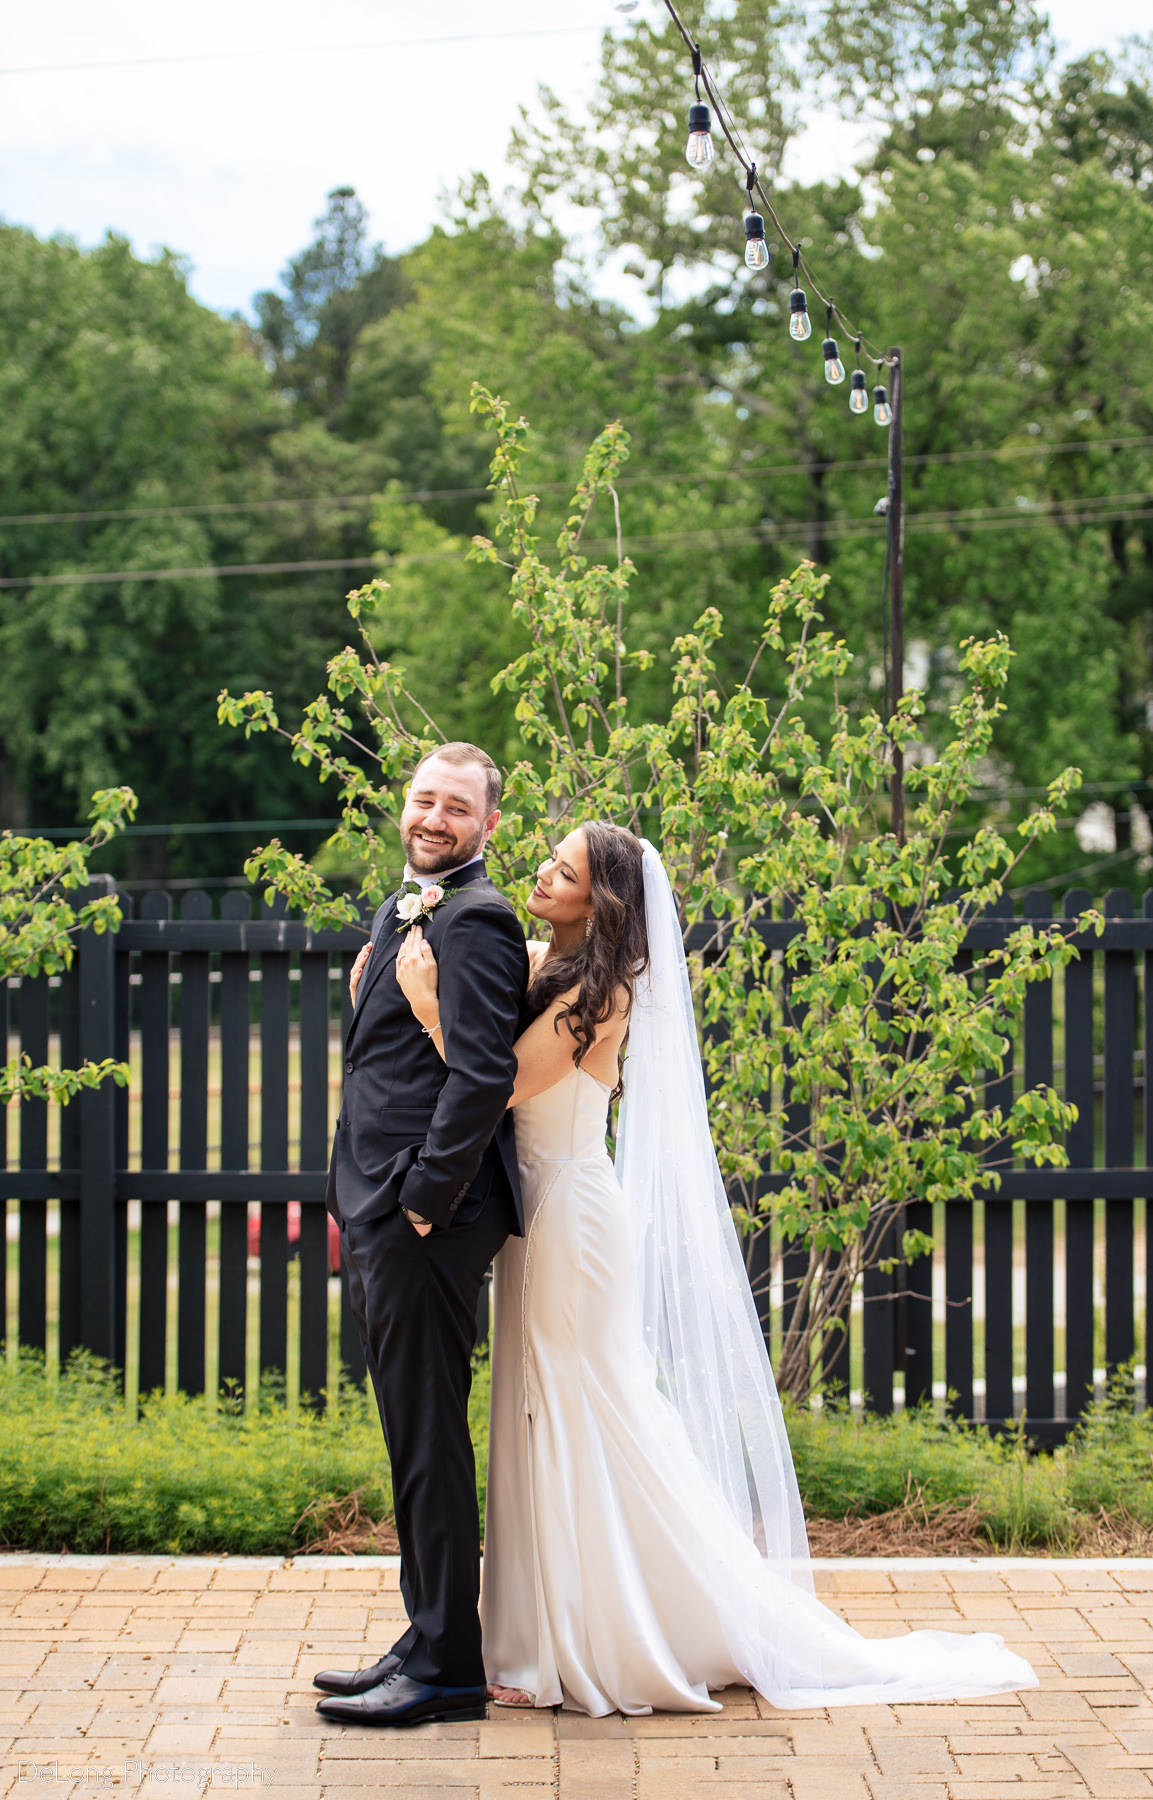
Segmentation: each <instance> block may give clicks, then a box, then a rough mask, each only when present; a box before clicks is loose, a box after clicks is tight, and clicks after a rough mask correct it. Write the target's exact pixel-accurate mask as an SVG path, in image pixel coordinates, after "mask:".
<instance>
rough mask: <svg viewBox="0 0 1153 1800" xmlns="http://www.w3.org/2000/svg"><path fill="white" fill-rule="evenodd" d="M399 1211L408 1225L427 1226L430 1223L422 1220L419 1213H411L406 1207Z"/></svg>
mask: <svg viewBox="0 0 1153 1800" xmlns="http://www.w3.org/2000/svg"><path fill="white" fill-rule="evenodd" d="M400 1210H401V1212H402V1213H403V1214H404V1216H405V1218H406V1219H407V1220H408V1222H409V1224H410V1225H428V1224H430V1223H431V1221H430V1220H428V1219H422V1218H421V1216H420V1214H419V1213H414V1212H412V1211H411V1210H410V1209H409V1208H408V1207H407V1206H402V1207H401V1209H400Z"/></svg>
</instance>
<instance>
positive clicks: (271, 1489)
mask: <svg viewBox="0 0 1153 1800" xmlns="http://www.w3.org/2000/svg"><path fill="white" fill-rule="evenodd" d="M277 1386H278V1384H277V1383H276V1382H275V1381H274V1380H269V1381H267V1382H266V1383H265V1384H264V1386H263V1387H262V1389H261V1391H260V1393H259V1395H257V1396H256V1397H255V1404H253V1405H252V1406H251V1407H249V1409H248V1410H247V1411H245V1410H242V1408H241V1406H240V1405H239V1404H238V1403H236V1402H233V1401H231V1400H229V1399H228V1398H227V1397H226V1398H225V1399H223V1400H221V1401H219V1402H217V1403H216V1404H215V1405H213V1404H212V1403H211V1402H209V1401H208V1400H206V1399H204V1398H198V1399H189V1398H188V1397H187V1396H186V1395H182V1394H174V1395H159V1394H158V1395H153V1396H151V1397H150V1398H149V1399H147V1400H146V1401H144V1402H143V1404H142V1407H141V1414H140V1417H139V1419H133V1418H132V1417H131V1415H130V1414H129V1412H128V1411H127V1410H126V1408H125V1406H124V1403H123V1400H122V1399H121V1397H120V1394H119V1391H118V1389H117V1386H116V1382H115V1379H114V1377H113V1376H112V1374H111V1373H110V1371H109V1370H108V1369H107V1368H105V1367H104V1366H103V1365H102V1364H100V1363H99V1362H97V1361H95V1360H94V1359H92V1358H90V1357H86V1356H75V1357H73V1359H72V1361H71V1363H70V1365H69V1367H68V1369H67V1370H66V1371H65V1372H64V1374H63V1375H61V1376H60V1377H59V1379H53V1378H52V1377H51V1376H50V1375H49V1374H48V1373H46V1371H45V1368H44V1363H43V1359H42V1358H41V1357H39V1356H38V1355H36V1354H34V1353H29V1352H22V1353H21V1355H20V1358H19V1360H18V1361H17V1362H15V1363H6V1362H3V1361H0V1544H2V1545H3V1546H4V1547H6V1548H8V1549H12V1550H17V1549H19V1550H47V1551H58V1550H64V1549H67V1550H72V1551H81V1552H107V1551H135V1552H139V1553H152V1554H160V1555H173V1554H177V1553H185V1554H188V1553H192V1552H202V1553H209V1552H219V1551H225V1550H227V1551H231V1552H233V1553H240V1554H248V1555H261V1554H263V1555H271V1554H281V1555H292V1554H293V1553H295V1552H299V1551H301V1550H304V1549H306V1548H307V1547H308V1545H309V1543H312V1542H315V1541H316V1540H317V1539H318V1538H320V1537H322V1536H323V1535H324V1532H325V1530H326V1525H325V1515H326V1513H327V1512H328V1511H329V1510H330V1509H331V1510H335V1509H336V1508H337V1507H338V1506H339V1504H340V1503H341V1502H342V1501H345V1500H347V1498H348V1497H349V1496H350V1495H353V1494H357V1495H358V1496H359V1501H360V1512H361V1515H362V1516H364V1517H366V1518H368V1519H373V1520H380V1519H385V1518H387V1517H389V1516H390V1514H391V1511H392V1484H391V1480H390V1476H389V1470H388V1461H387V1458H386V1456H385V1453H384V1446H383V1443H382V1441H381V1435H380V1425H379V1422H378V1420H377V1416H376V1406H375V1403H374V1401H373V1399H372V1397H371V1395H370V1394H369V1393H367V1392H366V1391H365V1390H363V1389H361V1388H357V1387H354V1386H351V1385H345V1386H342V1388H341V1390H340V1392H339V1394H338V1395H337V1397H336V1404H335V1406H334V1407H332V1408H331V1409H330V1410H329V1411H328V1412H327V1413H325V1414H316V1413H313V1412H310V1411H308V1410H305V1409H302V1410H301V1411H300V1412H297V1413H290V1412H288V1411H287V1410H286V1408H285V1406H284V1404H283V1401H282V1399H281V1398H280V1396H279V1395H278V1392H277ZM488 1402H489V1367H488V1363H487V1361H486V1360H484V1359H483V1358H478V1359H477V1362H476V1366H475V1372H474V1381H473V1390H472V1400H471V1402H470V1407H469V1416H470V1422H471V1426H472V1435H473V1443H474V1445H475V1448H476V1458H477V1497H478V1500H479V1502H480V1507H481V1511H482V1513H483V1509H484V1496H485V1477H486V1466H487V1461H488ZM787 1418H788V1427H789V1436H790V1439H791V1441H792V1446H793V1455H794V1458H795V1460H796V1466H797V1477H798V1480H799V1482H800V1488H801V1494H802V1496H803V1498H804V1502H805V1510H806V1512H807V1513H808V1515H809V1517H810V1518H826V1519H840V1518H843V1517H845V1516H846V1515H847V1516H849V1517H853V1518H867V1517H870V1516H874V1515H876V1514H879V1513H887V1512H889V1511H891V1510H894V1509H897V1508H900V1507H901V1506H902V1505H903V1504H904V1503H905V1502H906V1501H907V1500H908V1498H909V1496H910V1494H913V1495H915V1496H916V1497H917V1499H918V1502H919V1503H921V1504H923V1505H924V1506H925V1507H928V1508H930V1509H934V1508H949V1509H965V1508H973V1509H975V1515H976V1518H977V1520H978V1521H979V1528H980V1529H981V1530H983V1531H984V1532H985V1533H986V1534H987V1535H988V1537H989V1540H990V1542H991V1543H992V1544H994V1545H996V1546H998V1547H999V1548H1001V1549H1003V1550H1009V1551H1014V1550H1024V1549H1028V1548H1048V1549H1050V1550H1066V1551H1075V1550H1077V1549H1079V1548H1082V1547H1083V1546H1084V1544H1085V1541H1086V1532H1087V1529H1088V1526H1089V1524H1090V1523H1091V1522H1092V1521H1094V1520H1095V1519H1096V1518H1097V1517H1098V1516H1099V1514H1100V1511H1101V1509H1102V1508H1104V1509H1105V1511H1106V1512H1107V1513H1110V1514H1115V1515H1116V1516H1118V1517H1124V1515H1126V1514H1127V1515H1129V1516H1130V1517H1131V1518H1132V1519H1133V1520H1136V1521H1137V1523H1138V1524H1139V1525H1144V1526H1147V1527H1153V1483H1151V1482H1150V1479H1149V1477H1150V1470H1151V1468H1153V1416H1151V1415H1150V1414H1149V1413H1144V1414H1138V1415H1134V1413H1133V1411H1132V1400H1131V1393H1130V1390H1129V1388H1128V1387H1127V1386H1126V1384H1125V1382H1124V1381H1121V1382H1118V1383H1117V1384H1116V1386H1115V1388H1114V1390H1113V1392H1112V1393H1111V1395H1110V1397H1109V1398H1108V1400H1107V1401H1105V1402H1104V1403H1103V1404H1102V1405H1100V1406H1098V1407H1096V1408H1094V1409H1093V1411H1092V1412H1091V1413H1090V1414H1089V1415H1088V1417H1087V1418H1086V1420H1085V1422H1084V1424H1083V1425H1082V1426H1081V1427H1080V1429H1079V1430H1078V1431H1077V1432H1076V1433H1075V1434H1074V1436H1073V1438H1072V1439H1071V1440H1070V1442H1069V1444H1068V1445H1067V1446H1066V1447H1065V1448H1064V1449H1061V1450H1059V1451H1057V1453H1056V1454H1055V1455H1045V1454H1042V1455H1034V1454H1031V1453H1030V1452H1029V1450H1028V1446H1027V1443H1026V1440H1025V1435H1024V1433H1023V1432H1019V1433H1018V1434H1016V1435H1015V1436H1008V1437H1001V1438H996V1437H989V1436H986V1435H985V1434H984V1433H983V1432H974V1431H971V1430H969V1429H967V1428H965V1427H963V1426H960V1425H953V1424H947V1423H942V1421H941V1420H939V1419H937V1418H934V1416H933V1415H932V1413H931V1412H929V1411H928V1410H927V1409H926V1410H923V1411H917V1412H910V1413H898V1414H896V1415H895V1416H894V1417H892V1418H889V1419H876V1418H871V1419H867V1420H862V1419H860V1418H855V1417H854V1416H853V1415H852V1414H851V1413H850V1412H849V1410H848V1409H847V1408H845V1407H838V1406H828V1405H826V1406H825V1407H824V1409H823V1410H821V1411H817V1412H813V1411H810V1410H809V1409H808V1408H799V1407H795V1406H791V1405H790V1406H788V1407H787ZM306 1509H307V1513H308V1516H307V1517H306V1518H302V1515H303V1514H305V1512H306Z"/></svg>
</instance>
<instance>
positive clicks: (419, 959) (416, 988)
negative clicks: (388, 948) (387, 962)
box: [396, 925, 440, 1026]
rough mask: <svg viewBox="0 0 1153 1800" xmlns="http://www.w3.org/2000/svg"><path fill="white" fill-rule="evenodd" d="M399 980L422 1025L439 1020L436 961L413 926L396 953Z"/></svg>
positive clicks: (402, 990)
mask: <svg viewBox="0 0 1153 1800" xmlns="http://www.w3.org/2000/svg"><path fill="white" fill-rule="evenodd" d="M396 979H397V981H398V982H399V983H400V990H401V992H402V994H403V995H404V997H405V999H406V1000H407V1001H408V1004H409V1005H410V1006H411V1007H412V1010H413V1012H414V1013H415V1014H416V1016H417V1018H418V1019H419V1020H420V1022H421V1024H422V1025H426V1026H427V1025H431V1024H433V1023H434V1022H435V1021H436V1020H437V1019H439V1017H440V1006H439V1003H438V1001H437V991H438V990H437V967H436V957H435V956H434V955H433V953H432V951H431V949H430V948H429V946H428V945H427V944H426V943H425V940H424V933H423V931H422V930H421V928H420V926H419V925H410V926H409V928H408V930H407V931H406V932H405V934H404V941H403V942H402V944H401V946H400V949H399V951H398V952H397V958H396Z"/></svg>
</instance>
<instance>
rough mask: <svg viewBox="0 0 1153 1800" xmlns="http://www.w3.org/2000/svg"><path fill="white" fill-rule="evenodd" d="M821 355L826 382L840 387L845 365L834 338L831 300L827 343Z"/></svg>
mask: <svg viewBox="0 0 1153 1800" xmlns="http://www.w3.org/2000/svg"><path fill="white" fill-rule="evenodd" d="M821 355H822V356H823V357H824V359H825V380H826V381H827V382H828V384H829V386H830V387H838V386H839V385H840V383H841V382H842V381H844V379H845V365H844V363H843V362H842V361H841V358H840V355H839V354H838V351H837V340H836V338H835V337H834V336H833V303H832V301H831V300H830V301H829V303H828V305H827V306H826V308H825V341H824V343H823V344H822V345H821Z"/></svg>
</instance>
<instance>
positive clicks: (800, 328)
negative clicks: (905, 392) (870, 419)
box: [663, 0, 892, 412]
mask: <svg viewBox="0 0 1153 1800" xmlns="http://www.w3.org/2000/svg"><path fill="white" fill-rule="evenodd" d="M663 4H664V8H665V11H666V12H667V13H668V15H669V18H670V19H671V20H672V22H673V24H674V26H675V27H676V29H677V31H678V32H679V33H680V36H681V39H682V41H683V43H684V45H685V48H686V49H687V50H688V51H689V53H690V55H691V56H692V60H693V78H694V81H695V83H696V93H697V104H696V105H695V106H693V107H690V109H689V125H690V131H691V132H692V133H693V134H694V135H697V134H699V135H701V136H702V137H705V138H707V140H708V147H707V149H703V147H702V149H701V150H693V149H692V148H690V152H689V162H690V164H691V165H692V166H693V167H694V168H696V167H702V168H703V167H705V166H707V164H708V163H709V162H711V161H712V160H713V156H714V155H715V149H714V146H713V140H712V113H710V111H709V106H706V105H705V103H704V101H703V100H702V99H701V89H702V87H703V88H704V91H705V96H706V98H707V100H708V102H709V104H710V105H711V108H712V112H715V114H716V117H717V123H718V124H719V126H720V128H721V131H722V132H723V133H724V136H725V140H726V142H727V143H728V146H729V148H730V150H731V151H732V153H733V155H734V156H735V157H736V159H737V161H738V163H739V164H740V166H741V168H742V169H743V170H744V172H745V185H746V187H747V188H748V190H749V202H750V216H752V214H751V206H752V200H753V195H754V192H755V194H756V196H757V198H758V200H759V201H760V204H761V206H762V207H763V210H764V218H767V219H769V220H770V221H771V222H772V225H773V227H774V229H775V230H776V231H778V232H779V233H780V235H781V238H782V239H783V240H784V242H785V243H789V242H791V241H793V240H792V239H791V236H790V233H789V232H787V231H786V230H785V227H784V225H783V224H782V223H781V220H780V218H779V217H778V215H777V212H776V209H775V207H774V206H773V203H772V200H771V199H770V198H769V196H768V194H766V192H765V190H764V187H763V186H762V184H761V182H760V181H759V180H758V179H757V166H756V163H755V162H754V161H753V159H752V157H751V155H750V154H749V152H748V150H747V148H746V147H745V145H744V143H743V142H742V139H741V134H740V130H739V129H738V127H737V124H736V122H735V120H734V119H733V117H732V114H731V113H730V112H729V110H728V107H727V106H726V105H725V100H724V96H723V95H722V94H721V93H720V92H719V91H718V90H717V87H716V85H715V83H714V81H713V79H712V77H711V75H710V74H709V71H708V69H707V68H706V67H705V65H704V62H703V60H702V56H701V47H700V45H699V44H698V43H696V42H694V40H693V39H692V38H691V37H690V36H689V33H688V31H687V30H686V28H685V25H684V22H683V21H682V19H681V17H680V14H679V12H678V11H677V8H676V5H675V4H674V0H663ZM691 142H692V140H691V138H690V144H691ZM698 158H699V160H698ZM757 216H758V217H759V216H760V215H759V214H758V215H757ZM761 223H762V226H763V224H764V219H762V220H761ZM754 229H755V227H754ZM746 241H747V242H751V241H752V240H751V239H746ZM803 270H804V265H803V263H802V259H801V248H800V244H799V243H796V244H795V245H794V249H793V289H792V292H791V294H790V295H789V335H790V336H791V337H792V338H793V339H794V340H795V341H796V342H797V343H802V344H803V343H804V342H805V341H806V339H808V338H810V337H811V336H812V331H813V326H812V321H811V319H810V318H809V301H808V295H807V294H806V293H805V290H804V288H803V287H802V286H801V278H802V271H803ZM804 272H805V274H806V276H807V278H808V279H809V281H810V283H811V285H812V287H813V290H814V292H815V294H816V297H817V299H818V300H819V301H820V302H821V304H822V305H823V306H825V307H827V308H828V314H829V324H830V335H829V337H828V338H826V340H825V342H826V343H828V342H830V341H834V340H832V331H831V326H832V323H833V321H834V320H835V321H836V322H837V323H838V324H839V325H840V327H841V329H842V330H843V331H845V332H847V333H848V335H849V336H850V337H852V338H855V339H856V341H857V346H858V365H859V360H860V346H861V344H862V343H863V342H865V341H866V340H865V338H864V334H863V333H862V332H859V331H858V329H857V327H856V326H855V325H854V324H853V323H852V322H851V320H849V319H846V318H845V316H844V314H843V313H841V312H839V311H838V310H837V308H836V307H835V306H834V305H833V302H832V301H831V300H829V299H828V298H827V297H826V295H824V294H822V293H821V291H820V289H819V287H818V286H817V284H816V282H815V281H814V280H812V271H811V270H804ZM868 355H869V360H870V361H872V362H875V363H876V365H877V367H878V368H879V369H880V368H887V367H888V366H889V365H890V362H891V360H892V359H891V358H890V357H889V356H888V355H887V354H886V353H885V352H884V351H883V350H878V349H877V348H876V347H875V346H873V345H872V344H869V346H868ZM825 362H826V364H836V365H839V366H840V369H841V374H840V375H839V376H837V375H832V376H829V377H828V378H829V379H830V380H831V381H832V382H833V383H834V384H835V385H839V383H840V381H843V379H844V364H843V363H841V361H840V357H839V356H832V357H829V356H826V358H825ZM826 373H827V370H826ZM861 392H862V389H861V386H860V384H859V383H858V382H857V380H856V378H855V376H854V379H853V382H852V386H851V391H850V399H849V404H850V406H851V407H852V409H853V411H854V412H862V411H866V410H867V408H868V400H867V398H866V400H865V403H864V406H862V405H861V404H860V403H859V399H858V396H859V395H860V394H861ZM866 392H867V390H866ZM884 404H885V406H886V407H887V406H888V395H887V394H886V395H885V398H884Z"/></svg>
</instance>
